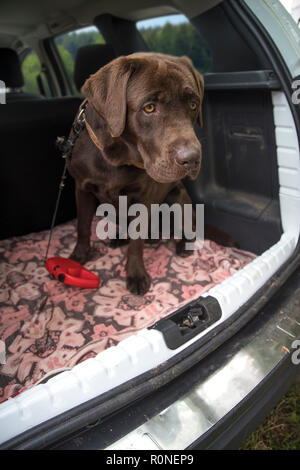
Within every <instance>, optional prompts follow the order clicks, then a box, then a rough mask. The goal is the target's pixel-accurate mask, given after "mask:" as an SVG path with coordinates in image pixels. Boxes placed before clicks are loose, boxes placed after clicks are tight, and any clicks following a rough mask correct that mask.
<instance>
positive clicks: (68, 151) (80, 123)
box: [38, 100, 87, 313]
mask: <svg viewBox="0 0 300 470" xmlns="http://www.w3.org/2000/svg"><path fill="white" fill-rule="evenodd" d="M86 105H87V101H86V100H85V101H84V102H83V103H82V104H81V106H80V108H79V113H78V115H77V116H76V118H75V120H74V122H73V125H72V137H71V138H69V139H67V138H66V137H57V139H56V147H57V148H58V149H59V150H60V151H61V152H62V158H64V160H65V164H64V169H63V173H62V176H61V180H60V183H59V188H58V195H57V199H56V204H55V209H54V212H53V216H52V221H51V226H50V231H49V238H48V244H47V249H46V254H45V257H44V263H45V262H46V261H47V258H48V254H49V249H50V245H51V240H52V234H53V229H54V226H55V222H56V217H57V211H58V207H59V203H60V199H61V194H62V191H63V189H64V187H65V180H66V178H67V164H68V159H71V158H72V152H73V147H74V145H75V142H76V140H77V139H78V137H79V135H80V132H81V131H82V129H83V128H84V127H85V119H84V117H83V113H84V111H85V108H86ZM47 301H48V294H45V297H44V299H42V301H41V303H40V306H39V309H38V313H40V312H41V311H42V310H43V308H44V307H45V305H46V303H47Z"/></svg>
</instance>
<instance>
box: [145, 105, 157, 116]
mask: <svg viewBox="0 0 300 470" xmlns="http://www.w3.org/2000/svg"><path fill="white" fill-rule="evenodd" d="M155 109H156V108H155V104H153V103H149V104H146V106H144V111H145V113H148V114H150V113H153V112H154V111H155Z"/></svg>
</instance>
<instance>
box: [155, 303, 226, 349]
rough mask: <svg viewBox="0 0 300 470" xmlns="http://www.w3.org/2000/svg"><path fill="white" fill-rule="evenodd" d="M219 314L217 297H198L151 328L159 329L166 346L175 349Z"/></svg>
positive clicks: (211, 323)
mask: <svg viewBox="0 0 300 470" xmlns="http://www.w3.org/2000/svg"><path fill="white" fill-rule="evenodd" d="M221 316H222V310H221V307H220V305H219V302H218V301H217V299H215V298H214V297H211V296H208V297H200V298H199V299H197V300H194V301H193V302H191V303H190V304H188V305H185V306H184V307H182V308H180V309H179V310H177V311H176V312H174V313H172V314H171V315H169V316H168V317H166V318H164V319H162V320H160V321H159V322H157V323H156V324H155V325H153V326H152V327H151V329H156V330H159V331H161V333H162V334H163V336H164V339H165V342H166V345H167V346H168V348H170V349H177V348H178V347H179V346H181V345H182V344H184V343H186V342H187V341H189V340H190V339H192V338H193V337H194V336H196V335H198V334H199V333H201V332H202V331H204V330H206V329H207V328H208V327H209V326H211V325H213V324H214V323H215V322H217V321H218V320H219V319H220V318H221Z"/></svg>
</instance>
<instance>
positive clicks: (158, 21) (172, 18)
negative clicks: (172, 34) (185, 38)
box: [137, 15, 187, 28]
mask: <svg viewBox="0 0 300 470" xmlns="http://www.w3.org/2000/svg"><path fill="white" fill-rule="evenodd" d="M186 21H187V19H186V17H185V16H184V15H168V16H161V17H160V18H152V19H150V20H145V21H138V23H137V26H138V28H149V26H152V27H153V26H154V27H155V26H163V25H165V24H166V23H172V24H180V23H185V22H186Z"/></svg>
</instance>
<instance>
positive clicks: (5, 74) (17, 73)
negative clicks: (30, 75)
mask: <svg viewBox="0 0 300 470" xmlns="http://www.w3.org/2000/svg"><path fill="white" fill-rule="evenodd" d="M0 80H3V81H4V83H5V85H6V87H7V88H21V87H22V86H23V85H24V79H23V74H22V70H21V64H20V60H19V56H18V54H17V53H16V51H14V50H13V49H9V48H8V47H0Z"/></svg>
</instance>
